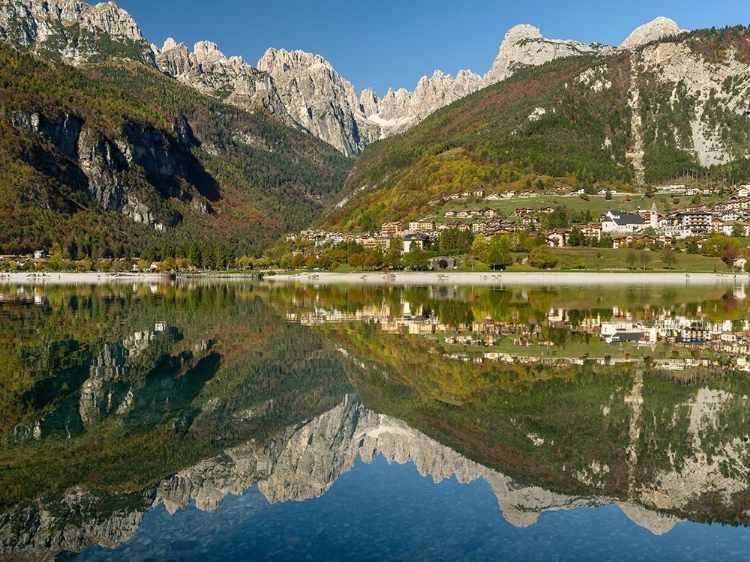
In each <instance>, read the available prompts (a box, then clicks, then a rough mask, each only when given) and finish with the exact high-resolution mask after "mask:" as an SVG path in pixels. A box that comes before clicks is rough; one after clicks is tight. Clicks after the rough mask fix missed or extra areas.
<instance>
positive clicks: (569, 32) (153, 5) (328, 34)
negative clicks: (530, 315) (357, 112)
mask: <svg viewBox="0 0 750 562" xmlns="http://www.w3.org/2000/svg"><path fill="white" fill-rule="evenodd" d="M89 1H91V0H89ZM117 3H118V4H119V5H120V6H122V7H123V8H125V9H126V10H128V11H129V12H130V13H131V14H132V15H133V17H135V19H136V21H137V22H138V23H139V25H140V26H141V29H142V30H143V34H144V35H145V36H146V38H147V39H148V40H149V41H150V42H152V43H156V44H157V45H159V46H161V44H162V43H163V42H164V40H165V39H166V38H167V37H173V38H174V39H176V40H177V41H183V42H185V43H186V44H187V45H188V46H189V47H190V48H192V45H193V44H194V43H195V42H196V41H200V40H209V41H214V42H216V43H218V44H219V47H220V48H221V50H222V51H223V52H224V53H225V54H227V55H240V56H242V57H243V58H244V59H245V60H246V61H247V62H249V63H250V64H252V65H255V64H256V63H257V61H258V59H259V58H260V57H261V55H262V54H263V53H264V52H265V50H266V49H267V48H269V47H276V48H280V49H281V48H283V49H287V50H294V49H301V50H304V51H308V52H312V53H316V54H320V55H322V56H323V57H325V58H326V59H327V60H329V61H330V62H331V64H333V66H334V68H336V70H337V71H338V72H339V74H341V75H342V76H343V77H345V78H346V79H348V80H350V81H351V82H353V83H354V85H355V86H356V87H357V90H359V91H361V90H362V89H364V88H367V87H371V88H374V89H375V91H376V92H377V93H378V95H381V96H382V95H383V94H384V93H385V92H386V91H387V89H388V88H389V87H392V88H394V89H396V88H400V87H405V88H408V89H410V90H411V89H413V88H414V86H415V85H416V83H417V81H418V80H419V78H420V77H422V76H423V75H431V74H432V72H433V71H434V70H435V69H440V70H442V71H443V72H446V73H448V74H452V75H454V76H455V74H456V72H457V71H458V70H461V69H464V68H468V69H471V70H473V71H474V72H477V73H479V74H485V73H486V72H487V70H489V67H490V65H491V64H492V61H493V59H494V58H495V56H496V55H497V50H498V48H499V47H500V43H501V42H502V39H503V36H504V35H505V33H506V31H508V29H510V28H511V27H513V26H514V25H516V24H519V23H530V24H532V25H535V26H537V27H539V28H540V29H541V31H542V34H543V35H544V36H545V37H548V38H551V39H576V40H578V41H584V42H591V41H598V42H601V43H608V44H619V43H621V42H622V41H623V39H625V37H627V35H628V34H629V33H630V32H631V31H632V30H633V29H635V28H636V27H638V26H639V25H641V24H643V23H646V22H648V21H650V20H652V19H654V18H655V17H657V16H661V15H663V16H666V17H670V18H672V19H674V20H675V21H676V22H677V23H678V24H679V25H680V26H681V27H682V28H686V29H698V28H703V27H712V26H716V27H723V26H725V25H737V24H744V25H748V24H750V9H748V4H747V0H726V1H722V0H719V1H714V2H693V1H692V0H666V1H654V0H651V1H647V0H630V1H627V2H625V1H621V2H608V1H607V0H597V1H593V0H583V1H575V2H561V1H559V0H558V1H549V0H525V1H524V0H515V1H513V2H507V1H505V2H504V1H502V0H495V1H492V0H459V1H453V2H445V1H444V0H432V1H430V2H409V1H407V0H379V1H377V2H366V3H365V2H342V1H340V0H307V1H297V0H287V1H286V2H273V1H262V2H257V1H252V0H249V1H248V0H152V1H146V0H117Z"/></svg>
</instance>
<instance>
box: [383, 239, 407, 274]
mask: <svg viewBox="0 0 750 562" xmlns="http://www.w3.org/2000/svg"><path fill="white" fill-rule="evenodd" d="M403 248H404V243H403V240H402V239H401V238H391V242H390V246H389V247H388V253H386V254H385V256H384V257H383V262H384V263H385V265H387V266H388V267H390V268H394V269H398V268H399V267H401V253H402V251H403Z"/></svg>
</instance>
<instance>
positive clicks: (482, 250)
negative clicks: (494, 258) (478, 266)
mask: <svg viewBox="0 0 750 562" xmlns="http://www.w3.org/2000/svg"><path fill="white" fill-rule="evenodd" d="M488 249H489V244H488V242H487V237H486V236H484V235H481V234H480V235H479V236H477V237H475V238H474V242H472V243H471V257H472V258H474V259H477V260H479V261H481V262H482V263H487V250H488Z"/></svg>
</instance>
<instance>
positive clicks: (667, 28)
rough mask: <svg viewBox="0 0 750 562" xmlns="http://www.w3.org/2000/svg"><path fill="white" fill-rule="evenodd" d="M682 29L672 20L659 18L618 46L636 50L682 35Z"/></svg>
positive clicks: (641, 27) (639, 29)
mask: <svg viewBox="0 0 750 562" xmlns="http://www.w3.org/2000/svg"><path fill="white" fill-rule="evenodd" d="M683 31H685V30H683V29H680V26H679V25H677V23H676V22H675V21H674V20H671V19H669V18H665V17H662V16H659V17H658V18H656V19H655V20H653V21H650V22H649V23H646V24H644V25H642V26H640V27H638V28H637V29H635V31H633V33H631V34H630V35H628V37H627V39H625V41H623V42H622V43H621V44H620V47H622V48H623V49H636V48H638V47H640V46H642V45H645V44H646V43H651V42H652V41H658V40H660V39H664V38H665V37H669V36H671V35H678V34H679V33H682V32H683Z"/></svg>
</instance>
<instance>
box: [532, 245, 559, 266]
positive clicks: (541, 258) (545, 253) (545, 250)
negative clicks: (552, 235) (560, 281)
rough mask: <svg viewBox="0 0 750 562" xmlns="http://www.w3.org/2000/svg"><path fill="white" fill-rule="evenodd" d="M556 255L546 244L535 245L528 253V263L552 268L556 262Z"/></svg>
mask: <svg viewBox="0 0 750 562" xmlns="http://www.w3.org/2000/svg"><path fill="white" fill-rule="evenodd" d="M558 261H559V260H558V259H557V256H556V255H555V254H554V253H553V252H552V248H550V247H549V246H547V245H544V246H537V247H536V248H534V249H533V250H531V253H530V254H529V264H530V265H532V266H533V267H537V268H539V269H552V268H553V267H555V266H556V265H557V263H558Z"/></svg>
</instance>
